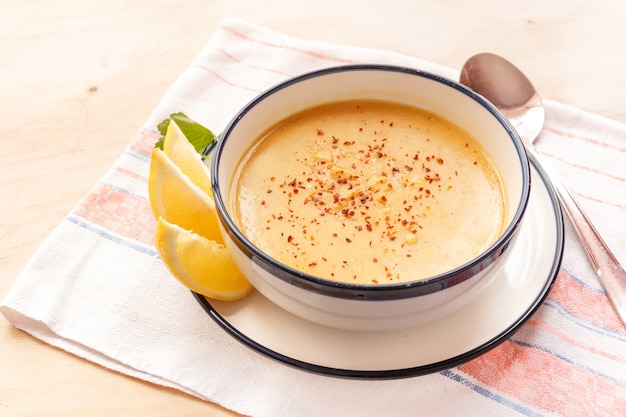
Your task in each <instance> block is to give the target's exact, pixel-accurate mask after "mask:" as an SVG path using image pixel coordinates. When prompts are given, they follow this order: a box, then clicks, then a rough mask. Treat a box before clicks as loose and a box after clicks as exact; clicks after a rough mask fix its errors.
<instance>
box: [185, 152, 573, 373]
mask: <svg viewBox="0 0 626 417" xmlns="http://www.w3.org/2000/svg"><path fill="white" fill-rule="evenodd" d="M530 158H531V161H532V164H533V166H534V167H535V169H536V171H537V173H538V174H539V177H541V180H542V181H543V183H544V184H545V187H546V190H547V192H548V195H549V198H550V202H551V204H552V208H553V214H554V220H555V227H556V247H555V256H554V259H553V261H552V266H551V268H550V271H549V273H548V274H547V276H546V281H545V283H544V285H543V287H542V288H541V290H540V291H539V292H538V293H537V296H536V297H535V298H534V299H533V301H532V302H531V303H530V304H529V306H528V308H527V309H526V310H525V311H524V312H523V313H522V314H521V315H520V316H519V317H518V318H517V320H515V321H513V322H512V323H510V324H509V325H508V326H507V327H506V328H505V329H503V330H502V331H501V332H500V333H498V334H496V335H494V336H493V337H491V338H490V339H489V340H486V341H485V342H484V343H482V344H481V345H479V346H477V347H475V348H473V349H469V350H468V351H466V352H464V353H461V354H459V355H456V356H454V357H450V358H447V359H444V360H441V361H437V362H433V363H429V364H425V365H419V366H415V367H407V368H400V369H388V370H355V369H348V368H337V367H329V366H324V365H319V364H315V363H311V362H306V361H303V360H300V359H296V358H293V357H291V356H288V355H286V354H282V353H280V352H277V351H275V350H272V349H270V348H268V347H266V346H264V345H263V344H262V343H259V342H257V341H256V340H254V339H252V338H251V337H249V336H247V335H246V334H245V333H244V332H242V331H241V330H239V329H238V328H237V327H236V326H234V325H233V324H232V323H230V322H229V321H228V319H226V318H224V317H223V316H222V315H221V314H220V313H219V311H218V310H217V309H216V308H215V307H214V306H213V305H212V304H211V301H210V300H208V299H207V298H205V297H204V296H202V295H201V294H198V293H195V292H193V291H192V292H191V293H192V295H193V296H194V297H195V298H196V300H197V301H198V303H199V304H200V306H201V307H202V308H203V309H204V311H205V312H206V313H207V314H208V315H209V317H211V319H212V320H213V321H215V323H217V325H219V326H220V327H221V328H222V329H223V330H224V331H226V333H228V334H229V335H230V336H232V337H233V338H234V339H236V340H238V341H239V342H241V343H242V344H243V345H245V346H247V347H248V348H250V349H252V350H255V351H256V352H258V353H260V354H262V355H264V356H266V357H268V358H271V359H273V360H276V361H278V362H280V363H282V364H285V365H288V366H291V367H293V368H296V369H299V370H302V371H306V372H311V373H315V374H320V375H325V376H330V377H338V378H345V379H357V380H390V379H401V378H411V377H417V376H422V375H428V374H432V373H435V372H442V371H445V370H447V369H451V368H454V367H455V366H459V365H461V364H464V363H466V362H469V361H470V360H472V359H475V358H476V357H478V356H481V355H483V354H485V353H487V352H488V351H490V350H492V349H494V348H495V347H497V346H498V345H500V344H501V343H502V342H504V341H506V340H508V339H509V338H510V337H511V336H513V335H514V334H515V333H516V332H517V331H518V330H519V329H520V328H521V327H522V326H523V325H524V324H525V323H526V322H527V321H528V320H529V319H530V318H531V317H532V316H533V315H534V314H535V313H536V311H537V310H538V309H539V307H541V305H542V304H543V302H544V301H545V299H546V298H547V297H548V294H549V293H550V291H551V290H552V287H553V286H554V282H555V281H556V277H557V275H558V272H559V270H560V268H561V263H562V260H563V251H564V242H565V227H564V223H563V214H562V212H561V208H560V203H559V201H558V198H557V196H556V192H555V191H554V188H553V186H552V184H551V182H550V181H549V180H548V177H547V174H546V173H545V171H544V170H543V168H542V167H541V166H540V165H539V163H538V162H537V161H536V160H535V159H533V157H532V156H531V157H530Z"/></svg>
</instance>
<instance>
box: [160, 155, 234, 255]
mask: <svg viewBox="0 0 626 417" xmlns="http://www.w3.org/2000/svg"><path fill="white" fill-rule="evenodd" d="M148 194H149V197H150V205H151V206H152V211H153V213H154V215H155V217H156V218H157V219H158V218H159V217H163V219H165V220H166V221H168V222H170V223H173V224H176V225H178V226H180V227H182V228H183V229H186V230H189V231H192V232H194V233H197V234H199V235H201V236H203V237H205V238H207V239H209V240H215V241H216V242H218V243H223V239H222V235H221V233H220V231H219V227H218V224H217V213H216V211H215V202H214V201H213V199H212V198H211V197H210V196H209V195H207V193H205V192H204V191H202V190H201V189H200V187H198V186H197V185H196V184H194V183H193V182H192V181H191V180H190V179H189V177H188V176H187V175H185V174H184V173H183V171H182V170H181V169H180V168H179V167H178V166H176V165H175V164H174V162H172V160H171V159H170V158H169V157H168V156H167V155H166V154H165V152H164V151H162V150H160V149H157V148H155V149H154V150H153V151H152V156H151V160H150V176H149V178H148Z"/></svg>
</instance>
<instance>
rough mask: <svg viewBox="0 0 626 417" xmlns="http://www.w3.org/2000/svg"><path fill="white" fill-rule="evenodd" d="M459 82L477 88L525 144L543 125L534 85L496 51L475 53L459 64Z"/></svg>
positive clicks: (543, 115) (538, 98) (541, 108)
mask: <svg viewBox="0 0 626 417" xmlns="http://www.w3.org/2000/svg"><path fill="white" fill-rule="evenodd" d="M460 82H461V84H464V85H466V86H468V87H469V88H471V89H472V90H474V91H476V92H478V93H479V94H481V95H482V96H484V97H485V98H487V100H489V101H491V103H492V104H493V105H494V106H496V107H497V108H498V109H499V110H500V111H501V112H502V113H503V114H504V115H505V116H506V117H507V118H508V119H509V121H510V122H511V124H513V127H515V130H517V133H518V134H519V135H520V137H521V138H522V140H523V141H525V142H526V143H525V144H526V145H527V146H528V144H530V143H532V142H533V141H534V140H535V139H536V138H537V137H539V134H540V133H541V130H542V129H543V125H544V122H545V118H546V112H545V109H544V107H543V103H542V102H541V98H540V97H539V94H537V91H536V90H535V87H533V85H532V84H531V82H530V81H529V80H528V78H526V76H525V75H524V74H523V73H522V72H521V71H520V70H519V69H518V68H517V67H515V66H514V65H513V64H511V63H510V62H509V61H507V60H506V59H504V58H501V57H500V56H498V55H494V54H491V53H482V54H478V55H475V56H474V57H472V58H471V59H470V60H468V61H467V63H466V64H465V65H464V66H463V69H462V71H461V77H460Z"/></svg>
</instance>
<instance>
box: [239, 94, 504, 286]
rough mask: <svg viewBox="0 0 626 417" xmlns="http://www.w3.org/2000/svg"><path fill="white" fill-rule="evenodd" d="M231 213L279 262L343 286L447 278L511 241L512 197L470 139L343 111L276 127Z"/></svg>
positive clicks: (421, 121)
mask: <svg viewBox="0 0 626 417" xmlns="http://www.w3.org/2000/svg"><path fill="white" fill-rule="evenodd" d="M233 187H235V188H234V191H235V192H234V193H231V195H233V196H234V198H233V201H231V204H232V205H233V207H234V208H235V210H236V213H237V221H238V222H239V226H240V228H241V229H242V231H243V232H244V234H245V235H246V236H247V237H248V239H250V241H251V242H253V243H254V244H255V245H256V246H257V247H259V248H260V249H261V250H263V251H265V252H266V253H268V254H270V255H271V256H272V257H274V258H275V259H278V260H279V261H280V262H282V263H284V264H286V265H289V266H291V267H293V268H296V269H298V270H301V271H304V272H306V273H309V274H312V275H315V276H318V277H321V278H326V279H330V280H335V281H343V282H348V283H361V284H385V283H393V282H407V281H414V280H419V279H423V278H426V277H429V276H433V275H436V274H439V273H443V272H446V271H448V270H450V269H453V268H455V267H457V266H460V265H462V264H464V263H465V262H467V261H469V260H471V259H472V258H474V257H475V256H476V255H478V254H479V253H481V252H482V251H484V250H485V249H487V248H488V247H489V246H490V245H491V244H492V243H493V242H494V241H495V240H496V239H497V238H498V237H499V235H500V234H501V233H502V231H503V227H504V224H503V223H504V218H505V214H506V213H505V212H506V207H505V203H504V201H505V199H504V190H503V186H502V183H501V179H500V175H499V172H498V170H497V168H496V167H495V165H494V163H493V162H492V160H491V159H490V157H489V155H488V154H487V153H486V151H485V150H484V149H483V148H482V146H481V145H480V144H479V143H478V142H477V141H476V140H475V139H474V138H472V137H471V136H470V135H469V134H468V133H466V132H465V131H463V130H461V129H460V128H459V127H457V126H456V125H454V124H452V123H450V122H449V121H447V120H445V119H442V118H440V117H437V116H435V115H433V114H432V113H429V112H426V111H424V110H421V109H417V108H414V107H410V106H406V105H401V104H395V103H391V102H386V101H373V100H371V101H368V100H361V101H343V102H337V103H332V104H328V105H323V106H319V107H314V108H311V109H308V110H305V111H303V112H301V113H298V114H296V115H294V116H292V117H289V118H288V119H286V120H284V121H282V122H280V123H279V124H277V125H276V126H274V127H273V128H272V129H271V130H270V131H268V132H266V133H265V134H264V135H262V137H260V138H259V139H258V140H257V141H256V143H255V144H254V145H253V147H252V148H251V149H250V150H249V151H248V153H247V155H246V156H245V157H244V158H243V160H242V161H241V163H240V166H239V168H238V172H237V175H236V177H235V180H234V183H233Z"/></svg>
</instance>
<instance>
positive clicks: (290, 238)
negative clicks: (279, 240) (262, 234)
mask: <svg viewBox="0 0 626 417" xmlns="http://www.w3.org/2000/svg"><path fill="white" fill-rule="evenodd" d="M287 242H289V243H291V242H293V236H291V235H289V236H288V237H287Z"/></svg>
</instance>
